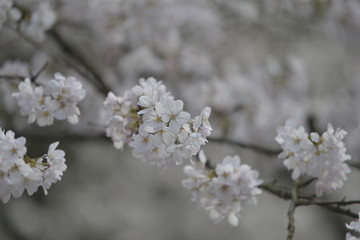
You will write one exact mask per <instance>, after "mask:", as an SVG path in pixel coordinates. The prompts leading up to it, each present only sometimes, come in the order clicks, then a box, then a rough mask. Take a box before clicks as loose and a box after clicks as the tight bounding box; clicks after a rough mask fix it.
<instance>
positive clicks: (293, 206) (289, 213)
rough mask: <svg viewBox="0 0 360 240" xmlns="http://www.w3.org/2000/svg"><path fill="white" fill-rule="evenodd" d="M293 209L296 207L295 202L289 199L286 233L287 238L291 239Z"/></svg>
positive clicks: (293, 226)
mask: <svg viewBox="0 0 360 240" xmlns="http://www.w3.org/2000/svg"><path fill="white" fill-rule="evenodd" d="M295 209H296V203H295V202H294V201H291V203H290V207H289V210H288V213H287V215H288V221H289V222H288V227H287V231H288V235H287V238H286V239H287V240H292V239H293V237H294V234H295V217H294V214H295Z"/></svg>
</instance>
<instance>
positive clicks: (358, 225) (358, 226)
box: [346, 212, 360, 240]
mask: <svg viewBox="0 0 360 240" xmlns="http://www.w3.org/2000/svg"><path fill="white" fill-rule="evenodd" d="M346 227H347V228H348V229H350V230H354V231H356V232H358V233H360V212H359V219H358V221H356V222H351V223H350V224H346ZM346 240H360V238H357V237H354V236H352V235H351V234H350V233H347V234H346Z"/></svg>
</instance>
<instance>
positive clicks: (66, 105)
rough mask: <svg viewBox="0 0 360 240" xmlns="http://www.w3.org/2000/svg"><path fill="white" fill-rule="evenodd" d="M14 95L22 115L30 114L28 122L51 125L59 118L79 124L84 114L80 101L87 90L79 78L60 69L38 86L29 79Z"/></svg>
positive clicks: (21, 84) (22, 83) (20, 85)
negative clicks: (52, 77) (81, 111)
mask: <svg viewBox="0 0 360 240" xmlns="http://www.w3.org/2000/svg"><path fill="white" fill-rule="evenodd" d="M13 96H14V97H15V98H16V100H17V103H18V105H19V106H20V113H21V115H23V116H28V123H33V122H35V121H36V123H37V124H38V125H39V126H47V125H52V124H53V122H54V118H55V119H58V120H65V119H67V120H68V121H69V122H70V123H72V124H76V123H78V121H79V119H78V115H80V110H79V108H78V106H77V105H78V102H79V101H81V100H83V99H84V97H85V90H84V88H83V86H82V84H81V82H80V81H78V80H76V78H74V77H64V76H63V75H61V74H60V73H56V74H55V77H54V79H52V80H50V81H47V82H45V83H44V84H42V85H38V86H36V85H35V84H33V83H32V82H31V81H30V79H29V78H27V79H25V81H23V82H21V83H20V84H19V92H17V93H14V94H13Z"/></svg>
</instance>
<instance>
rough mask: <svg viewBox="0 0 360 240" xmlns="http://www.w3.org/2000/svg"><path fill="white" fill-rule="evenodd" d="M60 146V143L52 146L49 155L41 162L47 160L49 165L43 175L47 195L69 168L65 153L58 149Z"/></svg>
mask: <svg viewBox="0 0 360 240" xmlns="http://www.w3.org/2000/svg"><path fill="white" fill-rule="evenodd" d="M58 145H59V142H55V143H53V144H51V145H50V146H49V150H48V153H47V154H46V155H44V156H43V158H42V159H41V161H43V160H44V159H45V161H46V162H45V163H46V164H47V167H46V169H45V171H44V174H43V183H42V187H43V189H44V192H45V194H47V190H48V189H49V188H50V187H51V184H53V183H55V182H57V181H60V180H61V177H62V175H63V172H64V171H65V170H66V168H67V167H66V165H65V158H64V157H65V152H64V151H63V150H59V149H56V148H57V146H58ZM38 161H39V160H38Z"/></svg>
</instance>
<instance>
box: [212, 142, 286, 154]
mask: <svg viewBox="0 0 360 240" xmlns="http://www.w3.org/2000/svg"><path fill="white" fill-rule="evenodd" d="M208 140H209V141H210V142H218V143H224V144H230V145H234V146H237V147H241V148H246V149H250V150H253V151H255V152H258V153H262V154H265V155H270V156H274V155H278V154H279V153H280V152H281V150H278V149H270V148H266V147H262V146H258V145H255V144H251V143H243V142H238V141H234V140H229V139H225V138H208Z"/></svg>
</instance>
